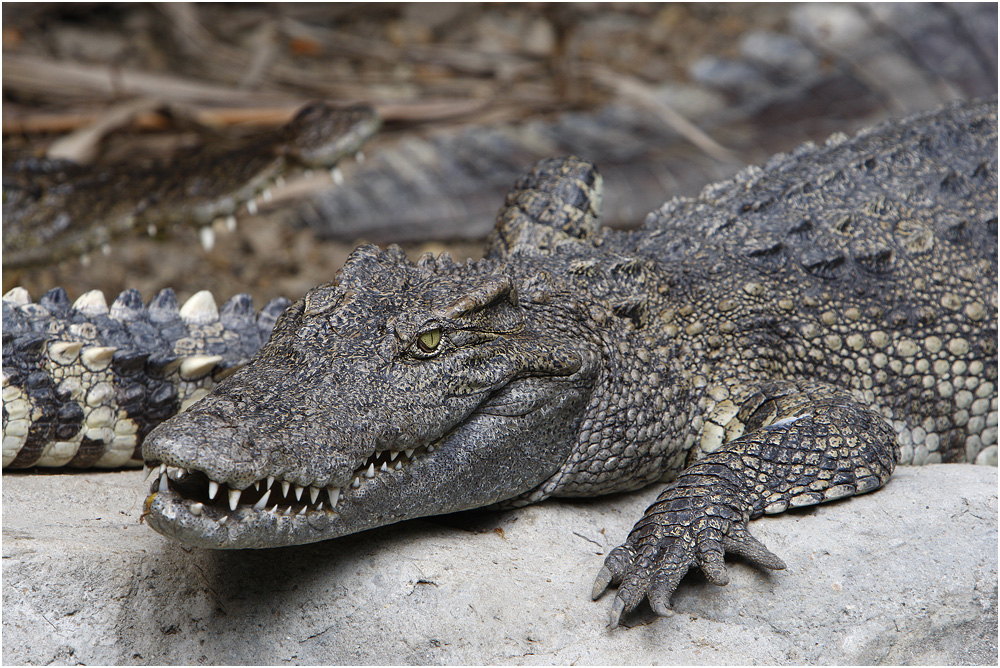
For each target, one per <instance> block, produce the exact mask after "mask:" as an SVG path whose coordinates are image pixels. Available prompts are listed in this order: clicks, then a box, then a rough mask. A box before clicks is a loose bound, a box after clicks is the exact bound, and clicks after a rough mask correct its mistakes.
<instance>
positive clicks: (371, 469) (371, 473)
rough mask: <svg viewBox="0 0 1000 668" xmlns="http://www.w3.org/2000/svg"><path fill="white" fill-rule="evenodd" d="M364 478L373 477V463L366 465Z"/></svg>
mask: <svg viewBox="0 0 1000 668" xmlns="http://www.w3.org/2000/svg"><path fill="white" fill-rule="evenodd" d="M365 477H366V478H374V477H375V462H372V463H371V464H369V465H368V470H367V471H365Z"/></svg>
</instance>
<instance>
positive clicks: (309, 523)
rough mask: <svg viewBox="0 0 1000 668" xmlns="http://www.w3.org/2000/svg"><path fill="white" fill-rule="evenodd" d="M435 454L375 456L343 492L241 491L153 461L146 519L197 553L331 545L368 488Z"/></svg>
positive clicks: (271, 479) (423, 450)
mask: <svg viewBox="0 0 1000 668" xmlns="http://www.w3.org/2000/svg"><path fill="white" fill-rule="evenodd" d="M434 451H435V446H434V445H429V446H426V447H420V448H415V449H407V450H384V451H379V452H375V453H373V454H372V455H371V456H369V457H368V459H367V460H366V461H365V462H364V464H362V465H361V466H360V467H358V468H357V469H355V471H354V472H353V474H352V475H351V478H350V482H348V483H346V484H343V485H333V484H331V485H327V486H302V485H298V484H294V483H291V482H289V481H287V480H282V479H281V478H280V477H277V476H268V477H267V478H266V479H261V480H257V481H256V482H254V483H252V484H250V485H249V486H248V487H246V488H245V489H242V490H239V489H232V488H230V487H229V486H228V485H227V484H226V483H225V482H221V483H220V482H218V481H215V480H212V479H210V478H209V477H208V476H207V475H206V474H205V473H204V472H202V471H198V470H195V469H188V468H183V467H179V466H168V465H167V464H161V463H158V462H152V463H151V462H147V466H149V467H150V474H152V473H154V472H155V473H156V476H155V478H154V479H153V481H152V484H151V487H150V490H149V496H148V497H147V498H146V503H145V508H144V512H143V518H144V520H145V521H146V522H147V523H148V524H149V525H150V526H151V527H153V528H154V529H155V530H156V531H158V532H159V533H161V534H163V535H165V536H169V537H171V538H174V539H176V540H178V541H180V542H182V543H185V544H187V545H193V546H195V547H206V548H215V549H230V548H262V547H278V546H282V545H296V544H301V543H308V542H313V541H316V540H322V539H325V538H333V537H336V536H339V535H342V534H346V533H352V532H353V531H356V530H357V529H347V528H346V527H345V528H343V529H341V530H338V529H337V525H338V524H340V523H342V522H341V520H342V512H343V511H344V510H345V508H346V507H348V506H350V505H351V504H352V503H353V502H354V501H356V499H357V497H358V496H359V494H360V493H361V492H363V491H366V488H367V487H368V486H369V485H372V484H379V483H382V484H384V483H385V482H386V479H387V478H390V477H393V476H394V475H396V474H398V473H399V472H400V471H403V470H405V469H406V468H407V467H408V466H409V465H410V464H412V463H413V462H414V461H416V460H418V459H425V458H426V457H427V455H429V454H431V453H433V452H434ZM352 514H354V513H352Z"/></svg>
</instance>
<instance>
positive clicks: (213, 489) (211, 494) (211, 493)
mask: <svg viewBox="0 0 1000 668" xmlns="http://www.w3.org/2000/svg"><path fill="white" fill-rule="evenodd" d="M218 493H219V483H217V482H215V481H214V480H209V481H208V498H210V499H214V498H215V495H216V494H218Z"/></svg>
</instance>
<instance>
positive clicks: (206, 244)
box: [198, 225, 215, 251]
mask: <svg viewBox="0 0 1000 668" xmlns="http://www.w3.org/2000/svg"><path fill="white" fill-rule="evenodd" d="M198 239H199V240H200V241H201V247H202V248H204V249H205V250H206V251H210V250H212V249H213V248H215V230H213V229H212V227H211V226H210V225H206V226H205V227H202V228H201V229H199V230H198Z"/></svg>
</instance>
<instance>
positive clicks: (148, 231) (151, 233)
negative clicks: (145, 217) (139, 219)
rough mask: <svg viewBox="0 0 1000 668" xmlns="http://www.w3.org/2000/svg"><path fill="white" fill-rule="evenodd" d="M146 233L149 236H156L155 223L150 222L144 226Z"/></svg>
mask: <svg viewBox="0 0 1000 668" xmlns="http://www.w3.org/2000/svg"><path fill="white" fill-rule="evenodd" d="M146 234H148V235H149V236H151V237H155V236H156V225H153V224H152V223H150V224H149V225H147V226H146Z"/></svg>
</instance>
